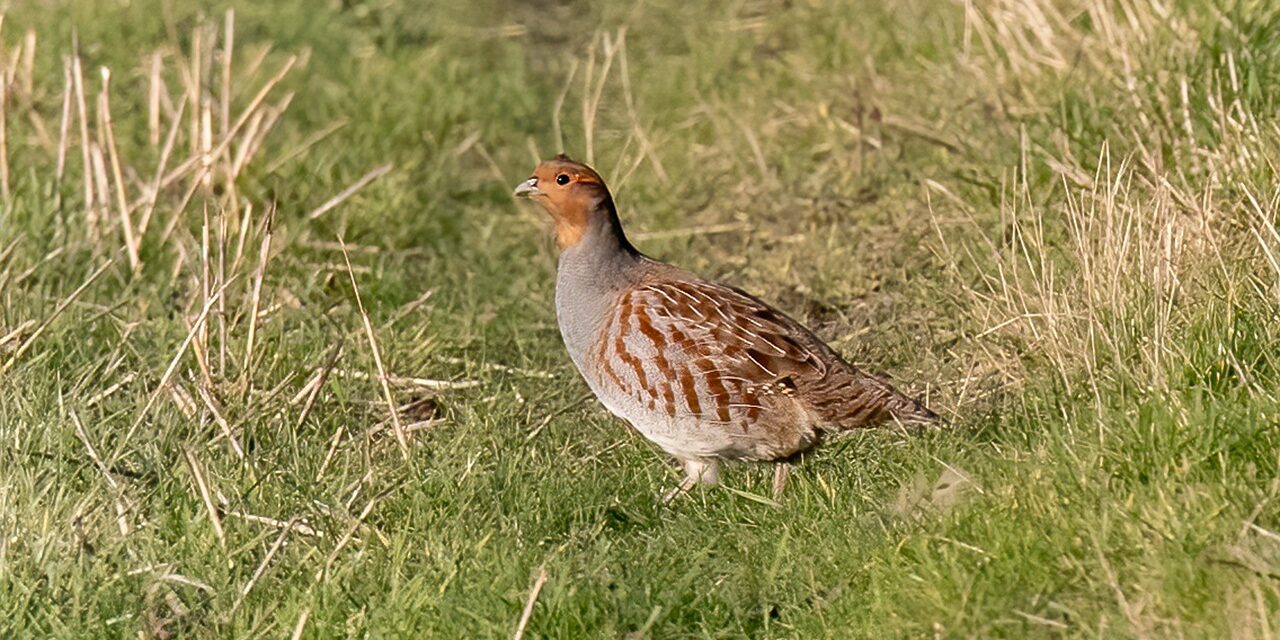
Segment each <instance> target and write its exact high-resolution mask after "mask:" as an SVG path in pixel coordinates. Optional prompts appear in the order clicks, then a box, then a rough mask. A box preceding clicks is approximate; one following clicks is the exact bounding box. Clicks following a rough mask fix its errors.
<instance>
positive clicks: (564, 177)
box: [556, 173, 569, 184]
mask: <svg viewBox="0 0 1280 640" xmlns="http://www.w3.org/2000/svg"><path fill="white" fill-rule="evenodd" d="M556 184H569V174H567V173H562V174H560V175H558V176H556Z"/></svg>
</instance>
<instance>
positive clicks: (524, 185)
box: [511, 178, 542, 198]
mask: <svg viewBox="0 0 1280 640" xmlns="http://www.w3.org/2000/svg"><path fill="white" fill-rule="evenodd" d="M539 193H542V192H541V191H538V179H537V178H529V179H528V180H525V181H524V182H521V183H520V184H518V185H516V190H515V193H512V194H511V195H514V196H515V197H517V198H532V197H533V196H536V195H538V194H539Z"/></svg>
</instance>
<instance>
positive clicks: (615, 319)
mask: <svg viewBox="0 0 1280 640" xmlns="http://www.w3.org/2000/svg"><path fill="white" fill-rule="evenodd" d="M607 323H608V324H609V325H610V326H606V327H605V329H604V331H603V333H602V334H601V335H605V336H611V338H610V339H608V340H602V341H600V342H599V346H598V354H597V356H598V361H599V362H600V363H601V365H602V366H603V368H604V375H605V378H606V379H607V380H609V381H610V382H611V383H612V384H615V385H617V386H618V387H619V388H620V389H621V390H622V391H623V392H624V393H626V394H628V395H631V396H633V397H635V398H637V399H638V400H639V401H641V402H643V403H646V404H647V405H648V406H649V408H650V409H651V410H653V411H655V412H663V413H666V414H667V415H668V416H670V417H672V418H675V417H684V416H695V417H697V418H699V419H701V420H703V421H708V422H720V423H734V424H741V425H742V426H743V428H744V430H745V429H746V428H747V426H749V425H750V424H751V423H753V422H754V421H756V420H757V419H758V418H760V416H761V414H762V412H764V411H766V410H767V409H768V407H769V406H770V405H771V403H774V402H776V401H779V400H781V398H779V396H790V397H791V398H793V399H795V400H798V401H799V402H801V403H802V405H803V406H804V407H805V408H806V409H808V410H810V411H812V412H814V414H815V415H817V416H818V417H819V419H820V420H821V421H822V422H824V423H828V424H829V425H830V426H833V427H855V426H864V425H867V424H873V423H875V422H879V421H883V420H885V419H888V418H890V417H891V416H896V417H898V418H900V419H902V420H931V419H933V418H934V417H935V416H933V415H932V413H930V412H928V410H927V409H924V408H923V406H922V405H920V404H919V403H918V402H916V401H915V400H913V399H911V398H908V397H906V396H904V395H902V394H901V393H899V392H897V390H895V389H894V388H893V387H892V386H891V385H889V384H888V383H887V382H884V381H883V380H880V379H879V378H876V377H873V376H870V375H867V374H865V373H863V372H861V371H859V370H858V369H856V368H855V367H853V366H851V365H849V364H848V363H846V362H845V361H844V360H842V359H841V358H840V357H839V356H838V355H837V354H836V353H835V352H834V351H832V350H831V349H830V348H829V347H827V346H826V345H825V344H824V343H823V342H822V341H821V340H820V339H818V338H817V337H816V336H814V335H813V334H812V333H811V332H810V331H808V330H807V329H805V328H804V327H803V326H801V325H800V324H799V323H797V322H796V321H794V320H792V319H791V318H789V317H787V316H786V315H785V314H783V313H782V312H780V311H778V310H776V309H774V308H773V307H771V306H769V305H768V304H766V303H764V302H762V301H760V300H759V299H757V298H755V297H753V296H751V295H750V294H747V293H745V292H743V291H741V290H739V289H735V288H731V287H727V286H724V285H719V284H715V283H711V282H706V281H700V280H691V279H690V280H673V281H663V282H657V283H649V284H644V285H641V286H638V287H636V288H634V289H632V290H631V291H629V292H627V293H626V294H624V295H623V296H622V298H621V300H620V301H619V304H618V305H617V307H616V309H615V311H614V313H613V315H612V316H611V317H610V318H609V319H608V321H607Z"/></svg>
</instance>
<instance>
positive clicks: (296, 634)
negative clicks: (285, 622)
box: [290, 607, 311, 640]
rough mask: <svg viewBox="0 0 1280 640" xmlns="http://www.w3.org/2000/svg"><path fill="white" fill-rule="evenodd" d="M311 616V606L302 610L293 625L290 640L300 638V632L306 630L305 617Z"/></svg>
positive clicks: (299, 639) (300, 639)
mask: <svg viewBox="0 0 1280 640" xmlns="http://www.w3.org/2000/svg"><path fill="white" fill-rule="evenodd" d="M310 617H311V607H307V608H306V609H303V610H302V613H301V614H299V615H298V622H297V624H295V625H293V635H292V636H290V638H291V640H302V634H303V632H305V631H306V630H307V619H308V618H310Z"/></svg>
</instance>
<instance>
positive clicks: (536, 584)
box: [512, 566, 547, 640]
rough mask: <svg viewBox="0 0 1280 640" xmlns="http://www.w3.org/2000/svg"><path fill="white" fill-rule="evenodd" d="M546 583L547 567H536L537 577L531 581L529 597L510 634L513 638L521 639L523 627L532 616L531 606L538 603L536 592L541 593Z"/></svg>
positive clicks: (514, 639) (515, 639)
mask: <svg viewBox="0 0 1280 640" xmlns="http://www.w3.org/2000/svg"><path fill="white" fill-rule="evenodd" d="M546 583H547V568H546V567H545V566H543V567H538V577H537V578H536V579H535V580H534V581H533V589H531V590H530V591H529V597H528V598H527V599H526V600H525V602H524V610H523V611H521V612H520V622H518V623H516V632H515V634H514V635H512V638H513V640H521V638H523V637H524V630H525V627H527V626H528V625H529V620H530V619H531V618H533V606H534V605H535V604H537V603H538V594H540V593H542V586H543V585H545V584H546Z"/></svg>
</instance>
